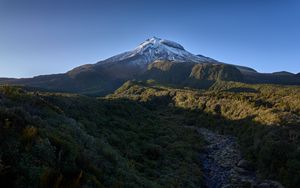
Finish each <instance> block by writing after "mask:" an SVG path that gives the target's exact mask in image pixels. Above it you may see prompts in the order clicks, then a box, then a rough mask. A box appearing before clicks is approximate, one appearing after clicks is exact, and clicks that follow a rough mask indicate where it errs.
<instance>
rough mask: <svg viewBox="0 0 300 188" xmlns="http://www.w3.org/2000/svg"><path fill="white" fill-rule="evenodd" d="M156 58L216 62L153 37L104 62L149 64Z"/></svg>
mask: <svg viewBox="0 0 300 188" xmlns="http://www.w3.org/2000/svg"><path fill="white" fill-rule="evenodd" d="M156 60H165V61H173V62H193V63H203V62H216V61H215V60H213V59H211V58H207V57H204V56H197V55H194V54H192V53H190V52H188V51H186V50H185V49H184V47H183V46H182V45H180V44H178V43H176V42H173V41H170V40H165V39H160V38H157V37H152V38H150V39H147V40H146V41H144V42H143V43H141V44H140V45H139V46H138V47H136V48H135V49H134V50H132V51H128V52H125V53H122V54H119V55H116V56H113V57H111V58H109V59H107V60H105V61H104V63H112V62H120V61H122V62H126V63H130V64H137V65H147V64H149V63H152V62H154V61H156Z"/></svg>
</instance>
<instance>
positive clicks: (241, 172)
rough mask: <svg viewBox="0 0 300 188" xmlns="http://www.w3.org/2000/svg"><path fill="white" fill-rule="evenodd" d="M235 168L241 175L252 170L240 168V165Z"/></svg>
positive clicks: (247, 173)
mask: <svg viewBox="0 0 300 188" xmlns="http://www.w3.org/2000/svg"><path fill="white" fill-rule="evenodd" d="M234 170H235V171H236V172H237V173H238V174H241V175H249V174H250V172H249V171H248V170H245V169H243V168H239V167H234Z"/></svg>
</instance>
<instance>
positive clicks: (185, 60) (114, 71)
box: [0, 37, 300, 95]
mask: <svg viewBox="0 0 300 188" xmlns="http://www.w3.org/2000/svg"><path fill="white" fill-rule="evenodd" d="M157 62H160V63H157ZM152 63H154V64H152ZM164 63H166V64H165V65H163V64H164ZM203 63H204V64H205V65H204V66H202V65H197V66H196V67H198V69H196V68H195V69H194V71H190V70H189V69H190V68H192V67H193V66H194V65H193V64H203ZM158 65H159V67H165V68H167V67H168V66H170V67H171V69H170V70H168V71H162V70H154V67H155V66H158ZM149 66H150V67H152V68H151V70H149ZM233 67H235V69H233ZM156 68H157V67H156ZM180 69H182V70H180ZM204 69H205V71H204V72H207V73H209V75H208V77H206V76H203V73H204V72H201V76H199V72H198V73H197V71H196V70H201V71H203V70H204ZM209 69H211V70H209ZM191 72H193V74H191ZM190 74H191V75H190ZM195 74H197V75H195ZM220 74H222V75H223V76H218V75H220ZM241 74H242V75H241ZM216 77H218V78H216ZM146 78H148V79H158V81H164V82H169V83H172V84H178V83H180V84H181V85H185V84H186V86H193V87H194V86H195V87H199V85H202V84H203V83H204V82H207V81H208V82H207V83H208V85H210V83H211V82H212V80H217V79H219V80H220V79H221V80H231V81H240V82H247V83H273V84H289V85H300V77H299V76H296V75H292V74H286V73H275V74H261V73H258V72H256V71H255V70H254V69H252V68H249V67H244V66H238V65H231V64H227V63H222V62H219V61H217V60H214V59H212V58H209V57H205V56H203V55H194V54H192V53H190V52H188V51H187V50H185V48H184V47H183V46H182V45H180V44H178V43H176V42H173V41H169V40H165V39H160V38H156V37H153V38H151V39H147V40H146V41H144V42H143V43H141V44H140V45H139V46H138V47H136V48H135V49H133V50H131V51H128V52H125V53H121V54H119V55H116V56H113V57H111V58H108V59H106V60H103V61H100V62H98V63H96V64H86V65H82V66H79V67H76V68H74V69H72V70H70V71H68V72H66V73H64V74H53V75H41V76H37V77H33V78H25V79H7V78H1V79H0V84H17V85H25V86H30V87H37V88H43V89H47V90H51V91H59V92H76V93H82V94H88V95H106V94H108V93H110V92H113V91H114V90H115V89H116V88H118V87H119V86H121V85H122V84H123V83H124V82H125V81H127V80H131V79H146ZM192 78H193V79H192ZM212 78H213V79H212ZM191 83H192V84H191ZM208 85H207V84H205V87H207V86H208ZM201 87H202V86H201Z"/></svg>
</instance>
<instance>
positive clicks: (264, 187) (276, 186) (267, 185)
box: [255, 180, 284, 188]
mask: <svg viewBox="0 0 300 188" xmlns="http://www.w3.org/2000/svg"><path fill="white" fill-rule="evenodd" d="M255 188H284V187H283V185H281V184H280V183H279V182H277V181H271V180H265V181H263V182H262V183H260V184H258V186H256V187H255Z"/></svg>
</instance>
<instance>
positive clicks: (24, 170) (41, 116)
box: [0, 80, 300, 188]
mask: <svg viewBox="0 0 300 188" xmlns="http://www.w3.org/2000/svg"><path fill="white" fill-rule="evenodd" d="M299 117H300V88H299V87H292V86H277V85H276V86H275V85H250V84H242V83H237V82H223V81H217V82H215V83H214V85H212V87H210V89H209V90H197V89H191V88H181V89H176V88H174V87H171V86H168V87H167V86H163V85H159V84H158V83H157V82H156V81H155V80H148V81H146V82H137V81H129V82H126V83H125V84H124V85H123V86H122V87H121V88H119V89H118V90H116V92H115V93H114V94H112V95H108V96H106V97H104V98H98V99H97V98H93V97H86V96H81V95H75V94H62V93H48V92H38V91H35V90H30V91H29V90H27V89H24V88H21V87H13V86H1V87H0V148H1V150H0V183H1V187H11V186H15V187H199V186H201V185H202V183H203V174H202V171H201V161H199V157H198V156H199V153H200V152H201V148H202V146H203V144H205V143H204V142H203V140H202V139H201V137H200V136H199V135H198V134H197V133H196V132H195V131H193V130H192V129H188V128H185V127H186V126H202V127H206V128H210V129H213V130H215V131H217V132H219V133H221V134H232V135H235V136H237V137H238V138H239V144H240V146H241V150H242V152H243V155H244V156H245V157H246V158H247V159H249V160H250V161H251V162H252V163H253V164H254V166H255V168H256V169H257V170H258V172H259V175H260V176H261V177H264V178H268V179H274V180H278V181H280V182H281V183H283V184H284V185H285V186H286V187H291V188H292V187H297V185H299V184H300V148H299V146H300V140H299V139H300V128H299V122H300V121H299V119H300V118H299Z"/></svg>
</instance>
